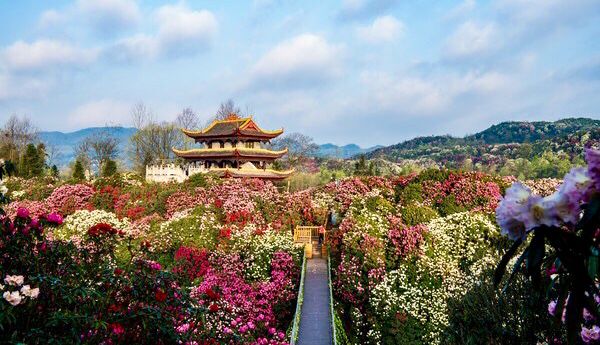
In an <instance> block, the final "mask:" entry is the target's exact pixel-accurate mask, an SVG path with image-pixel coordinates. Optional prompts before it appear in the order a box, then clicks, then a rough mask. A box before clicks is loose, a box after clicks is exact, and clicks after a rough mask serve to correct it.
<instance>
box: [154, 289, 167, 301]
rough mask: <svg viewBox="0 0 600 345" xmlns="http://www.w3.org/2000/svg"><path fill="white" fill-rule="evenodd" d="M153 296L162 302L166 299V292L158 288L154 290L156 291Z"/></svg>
mask: <svg viewBox="0 0 600 345" xmlns="http://www.w3.org/2000/svg"><path fill="white" fill-rule="evenodd" d="M154 298H155V299H156V301H158V302H164V301H166V300H167V294H166V293H165V292H163V291H162V290H160V289H159V290H156V293H155V294H154Z"/></svg>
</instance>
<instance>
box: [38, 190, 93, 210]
mask: <svg viewBox="0 0 600 345" xmlns="http://www.w3.org/2000/svg"><path fill="white" fill-rule="evenodd" d="M92 195H94V189H93V188H92V187H90V186H88V185H85V184H75V185H68V184H67V185H64V186H61V187H58V188H56V189H55V190H54V191H53V192H52V194H50V196H49V197H48V199H46V205H47V207H48V208H49V209H50V210H51V211H54V212H59V213H60V214H62V215H69V214H71V213H73V212H75V211H77V210H83V209H90V208H91V205H90V203H89V201H90V199H91V198H92Z"/></svg>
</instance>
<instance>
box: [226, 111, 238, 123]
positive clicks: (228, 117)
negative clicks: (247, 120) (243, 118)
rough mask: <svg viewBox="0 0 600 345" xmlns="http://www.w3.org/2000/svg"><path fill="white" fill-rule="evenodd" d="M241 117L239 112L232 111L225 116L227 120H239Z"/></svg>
mask: <svg viewBox="0 0 600 345" xmlns="http://www.w3.org/2000/svg"><path fill="white" fill-rule="evenodd" d="M239 118H240V117H239V116H238V114H236V113H234V112H231V113H229V115H227V117H226V118H225V120H226V121H233V120H238V119H239Z"/></svg>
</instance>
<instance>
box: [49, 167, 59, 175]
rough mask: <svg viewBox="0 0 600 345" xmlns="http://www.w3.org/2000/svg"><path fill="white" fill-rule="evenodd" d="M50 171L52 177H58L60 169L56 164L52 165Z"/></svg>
mask: <svg viewBox="0 0 600 345" xmlns="http://www.w3.org/2000/svg"><path fill="white" fill-rule="evenodd" d="M50 173H51V174H52V177H55V178H58V176H59V171H58V167H57V166H56V164H54V165H53V166H52V168H50Z"/></svg>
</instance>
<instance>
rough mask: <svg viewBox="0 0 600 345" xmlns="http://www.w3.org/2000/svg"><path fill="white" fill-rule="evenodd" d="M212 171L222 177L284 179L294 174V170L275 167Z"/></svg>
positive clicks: (211, 170) (216, 169)
mask: <svg viewBox="0 0 600 345" xmlns="http://www.w3.org/2000/svg"><path fill="white" fill-rule="evenodd" d="M210 172H211V173H214V174H216V175H217V176H220V177H233V178H259V179H265V180H283V179H285V178H287V177H289V176H290V175H292V174H293V173H294V170H286V171H279V170H273V169H244V168H240V169H236V168H215V169H210Z"/></svg>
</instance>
